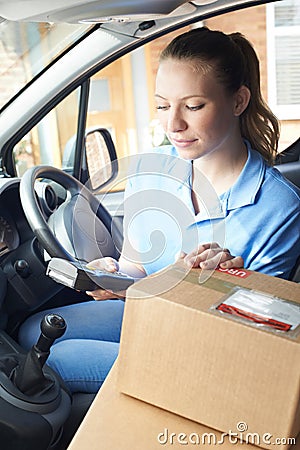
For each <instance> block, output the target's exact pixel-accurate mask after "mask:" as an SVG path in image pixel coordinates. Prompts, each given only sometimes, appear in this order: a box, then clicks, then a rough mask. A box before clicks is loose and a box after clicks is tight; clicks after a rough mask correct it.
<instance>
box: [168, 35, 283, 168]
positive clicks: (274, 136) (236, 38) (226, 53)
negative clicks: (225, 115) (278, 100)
mask: <svg viewBox="0 0 300 450" xmlns="http://www.w3.org/2000/svg"><path fill="white" fill-rule="evenodd" d="M168 58H175V59H179V60H187V61H189V62H194V61H196V63H197V66H199V65H200V67H201V69H202V70H211V69H212V70H214V73H215V75H216V76H217V78H218V80H219V81H220V82H221V83H223V85H224V87H225V88H226V89H227V90H228V92H230V93H234V92H236V91H237V90H238V89H239V88H240V87H241V86H243V85H244V86H247V87H248V89H249V90H250V93H251V98H250V101H249V104H248V106H247V108H246V110H245V111H244V112H243V113H242V114H241V116H240V130H241V135H242V136H243V137H244V138H245V139H247V140H248V141H249V142H250V144H251V146H252V147H253V148H254V149H256V150H257V151H259V152H260V153H261V155H262V156H263V157H264V158H265V160H266V161H267V162H268V163H269V164H273V163H274V160H275V156H276V154H277V149H278V139H279V123H278V120H277V118H276V117H275V115H274V114H273V113H272V111H271V110H270V108H269V107H268V105H267V104H266V103H265V101H264V100H263V98H262V95H261V89H260V69H259V61H258V58H257V55H256V53H255V50H254V49H253V47H252V45H251V44H250V42H249V41H248V40H247V39H246V38H245V37H244V36H243V35H242V34H241V33H232V34H229V35H227V34H224V33H222V32H221V31H214V30H210V29H208V28H207V27H202V28H196V29H193V30H191V31H188V32H186V33H183V34H181V35H180V36H177V37H176V38H175V39H173V40H172V41H171V42H170V44H169V45H168V46H167V47H166V48H165V49H164V50H163V51H162V53H161V56H160V61H163V60H166V59H168Z"/></svg>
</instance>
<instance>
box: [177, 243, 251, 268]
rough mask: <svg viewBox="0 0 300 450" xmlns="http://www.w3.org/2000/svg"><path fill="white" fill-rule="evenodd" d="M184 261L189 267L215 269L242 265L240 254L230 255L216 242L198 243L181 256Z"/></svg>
mask: <svg viewBox="0 0 300 450" xmlns="http://www.w3.org/2000/svg"><path fill="white" fill-rule="evenodd" d="M183 261H184V263H185V264H186V265H187V266H188V267H191V268H195V267H200V268H201V269H208V270H211V269H216V268H217V267H219V266H220V267H222V268H226V269H227V268H232V267H238V268H240V267H243V265H244V260H243V258H242V257H241V256H232V255H231V254H230V251H229V250H228V249H227V248H221V247H220V246H219V245H218V244H217V243H216V242H213V243H211V244H202V245H199V246H198V247H197V248H196V249H195V250H193V251H192V252H191V253H189V254H188V255H185V256H183Z"/></svg>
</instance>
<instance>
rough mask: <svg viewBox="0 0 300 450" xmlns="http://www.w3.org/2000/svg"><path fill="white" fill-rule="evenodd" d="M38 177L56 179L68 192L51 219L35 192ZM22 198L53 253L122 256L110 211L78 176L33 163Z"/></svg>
mask: <svg viewBox="0 0 300 450" xmlns="http://www.w3.org/2000/svg"><path fill="white" fill-rule="evenodd" d="M38 178H46V179H49V180H52V181H54V182H56V183H58V184H59V185H60V186H62V187H63V188H64V189H65V190H66V192H67V195H66V199H65V201H64V202H63V203H62V204H61V205H60V206H58V207H57V208H56V209H55V211H54V212H53V213H52V214H51V215H50V217H49V219H48V221H46V219H45V217H44V215H43V213H42V211H41V208H40V206H39V203H38V200H37V196H36V192H35V182H36V180H37V179H38ZM20 198H21V203H22V207H23V210H24V213H25V216H26V218H27V220H28V223H29V225H30V227H31V229H32V231H33V232H34V234H35V236H36V237H37V239H38V241H39V242H40V244H41V245H42V247H43V248H44V249H45V250H46V252H47V253H48V254H49V255H50V256H51V257H58V258H64V259H68V260H74V259H78V260H81V261H87V262H88V261H91V260H93V259H96V258H102V257H104V256H111V257H113V258H117V257H118V255H119V252H118V250H117V249H116V246H115V244H114V241H113V238H112V234H111V229H112V218H111V216H110V214H109V213H108V211H107V210H106V209H105V208H104V207H103V205H101V204H100V202H99V200H98V199H97V197H96V196H95V195H93V194H92V192H91V191H90V190H89V189H87V187H85V186H84V185H83V184H82V183H81V182H80V181H78V180H77V179H76V178H74V177H72V176H71V175H69V174H67V173H65V172H63V171H62V170H59V169H56V168H55V167H51V166H44V165H42V166H35V167H32V168H30V169H28V170H27V171H26V172H25V174H24V175H23V176H22V178H21V182H20Z"/></svg>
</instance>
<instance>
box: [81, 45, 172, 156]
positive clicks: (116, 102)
mask: <svg viewBox="0 0 300 450" xmlns="http://www.w3.org/2000/svg"><path fill="white" fill-rule="evenodd" d="M153 63H154V61H153V59H152V55H151V54H150V52H149V46H148V47H147V46H146V47H142V48H139V49H137V50H135V51H133V52H132V53H130V54H128V55H125V56H123V57H122V58H119V59H118V60H117V61H115V62H114V63H112V64H110V65H109V66H108V67H106V68H104V69H103V70H101V71H100V72H98V73H97V74H96V75H94V76H93V77H92V78H91V83H90V99H89V106H88V116H87V125H86V126H87V130H88V131H90V130H92V129H95V128H106V129H108V130H109V132H110V134H111V136H112V139H113V141H114V143H115V147H116V151H117V155H118V159H120V158H123V157H127V156H129V155H133V154H136V153H141V152H145V151H147V150H149V149H150V148H151V147H153V146H154V145H159V144H160V143H161V142H162V141H163V138H164V136H163V135H162V133H161V131H160V127H159V125H158V123H157V121H156V120H155V116H156V111H155V108H154V106H153V99H154V75H153ZM159 138H160V140H159Z"/></svg>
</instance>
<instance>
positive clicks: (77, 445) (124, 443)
mask: <svg viewBox="0 0 300 450" xmlns="http://www.w3.org/2000/svg"><path fill="white" fill-rule="evenodd" d="M116 378H117V366H116V365H115V366H114V367H113V369H112V371H111V373H110V374H109V376H108V378H107V379H106V381H105V383H104V385H103V386H102V387H101V389H100V391H99V393H98V394H97V397H96V399H95V400H94V402H93V404H92V406H91V408H90V410H89V411H88V413H87V415H86V417H85V418H84V420H83V422H82V424H81V426H80V427H79V429H78V431H77V433H76V435H75V436H74V438H73V440H72V442H71V444H70V446H69V448H68V450H86V449H88V450H162V449H169V450H179V449H181V450H182V449H184V448H187V449H189V448H193V449H196V448H204V449H207V450H208V449H212V448H214V449H216V448H218V449H220V450H242V449H244V450H245V448H246V447H245V443H243V442H241V441H240V437H239V434H241V433H238V434H237V435H236V434H232V435H231V436H224V435H223V434H222V433H220V432H218V431H215V430H212V429H209V428H207V427H205V426H204V425H200V424H198V423H196V422H192V421H190V420H187V419H184V418H183V417H180V416H177V415H175V414H172V413H170V412H168V411H164V410H163V409H159V408H157V407H155V406H152V405H149V404H147V403H144V402H142V401H140V400H136V399H135V398H133V397H129V396H127V395H125V394H121V393H120V392H118V389H117V386H116V384H117V383H116ZM253 438H254V439H255V437H253ZM251 442H252V441H251V436H249V444H248V445H247V448H249V450H255V448H256V449H257V447H255V446H254V445H251ZM253 442H256V441H255V440H254V441H253ZM272 444H273V441H271V440H270V447H271V448H274V446H272ZM276 447H277V446H276ZM293 450H299V445H298V443H297V444H295V445H294V446H293Z"/></svg>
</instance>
